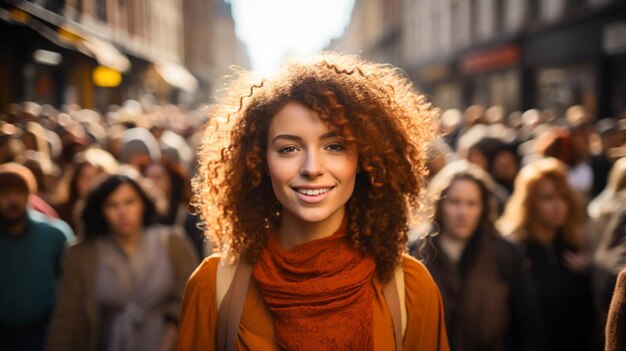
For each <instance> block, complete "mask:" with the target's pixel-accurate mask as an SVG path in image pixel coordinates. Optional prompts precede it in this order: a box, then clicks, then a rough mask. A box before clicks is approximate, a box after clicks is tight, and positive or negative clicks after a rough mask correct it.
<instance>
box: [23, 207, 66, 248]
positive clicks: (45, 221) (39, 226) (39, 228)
mask: <svg viewBox="0 0 626 351" xmlns="http://www.w3.org/2000/svg"><path fill="white" fill-rule="evenodd" d="M28 217H29V219H30V223H31V225H32V226H33V228H34V230H35V231H36V232H37V233H41V234H45V235H46V237H45V238H46V239H50V240H54V241H61V242H65V241H66V240H68V239H70V238H71V236H70V235H69V234H66V232H65V231H64V230H63V229H65V228H64V227H62V226H61V225H59V224H57V223H54V222H53V220H52V219H50V218H47V216H46V215H44V214H40V213H38V212H36V211H33V210H29V212H28ZM56 221H59V222H61V221H60V220H56ZM63 223H64V224H65V222H63ZM70 232H71V229H70Z"/></svg>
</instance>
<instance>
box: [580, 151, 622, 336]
mask: <svg viewBox="0 0 626 351" xmlns="http://www.w3.org/2000/svg"><path fill="white" fill-rule="evenodd" d="M588 212H589V214H590V216H591V218H592V219H593V222H592V229H593V230H591V232H592V233H591V234H592V235H590V240H591V241H592V243H593V244H594V245H593V248H594V252H593V263H594V265H593V271H592V272H593V275H592V278H593V288H594V298H595V300H596V309H597V312H598V321H599V325H600V326H604V324H605V322H606V316H607V313H608V310H609V305H610V303H611V297H612V294H613V288H614V287H615V280H616V279H617V275H618V274H619V272H620V271H621V270H622V269H623V268H624V267H626V157H623V158H621V159H619V160H617V161H616V162H615V164H614V165H613V168H611V172H610V174H609V181H608V184H607V186H606V188H605V189H604V190H603V191H602V192H601V193H600V195H598V196H597V197H596V198H595V199H594V200H593V201H592V202H591V204H589V208H588Z"/></svg>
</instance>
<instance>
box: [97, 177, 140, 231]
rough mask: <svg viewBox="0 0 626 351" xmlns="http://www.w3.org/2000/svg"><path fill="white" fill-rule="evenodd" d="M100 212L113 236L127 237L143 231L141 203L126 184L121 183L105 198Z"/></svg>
mask: <svg viewBox="0 0 626 351" xmlns="http://www.w3.org/2000/svg"><path fill="white" fill-rule="evenodd" d="M102 211H103V214H104V218H105V219H106V221H107V223H108V224H109V228H111V232H113V234H114V235H119V236H123V237H128V236H132V235H137V234H139V232H141V230H142V229H143V212H144V206H143V201H142V199H141V196H140V195H139V193H137V191H136V190H135V188H133V187H132V185H130V184H128V183H122V184H121V185H120V186H118V187H117V189H115V190H114V191H113V192H112V193H111V194H110V195H109V197H107V199H106V201H105V202H104V206H103V207H102Z"/></svg>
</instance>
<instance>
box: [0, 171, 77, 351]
mask: <svg viewBox="0 0 626 351" xmlns="http://www.w3.org/2000/svg"><path fill="white" fill-rule="evenodd" d="M34 187H36V182H35V178H34V176H33V174H32V173H31V172H30V170H28V169H27V168H26V167H24V166H22V165H20V164H17V163H6V164H2V165H0V267H2V268H0V350H29V351H30V350H43V345H44V340H45V335H46V328H47V325H48V319H49V316H50V313H51V311H52V308H53V306H54V303H55V301H56V279H57V277H58V275H59V262H60V257H61V254H62V252H63V248H64V246H65V244H66V242H67V237H66V235H65V234H64V233H63V231H62V230H60V229H59V227H58V226H56V225H54V223H53V222H51V221H49V220H44V219H42V218H41V217H40V216H39V217H38V216H34V215H32V213H31V212H30V211H29V209H28V206H27V205H28V197H29V195H30V194H31V193H33V191H34V190H35V189H36V188H34Z"/></svg>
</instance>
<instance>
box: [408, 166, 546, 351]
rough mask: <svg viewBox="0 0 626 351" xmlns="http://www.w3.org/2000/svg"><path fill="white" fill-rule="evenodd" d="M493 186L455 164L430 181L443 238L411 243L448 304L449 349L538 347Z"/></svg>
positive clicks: (519, 263)
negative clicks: (500, 227)
mask: <svg viewBox="0 0 626 351" xmlns="http://www.w3.org/2000/svg"><path fill="white" fill-rule="evenodd" d="M492 188H493V182H492V180H491V179H490V178H489V176H488V175H487V174H486V173H485V172H484V171H483V170H482V169H481V168H480V167H478V166H476V165H473V164H471V163H468V162H467V161H464V160H463V161H456V162H453V163H451V164H448V165H447V166H446V167H444V168H443V169H442V170H441V171H440V172H439V173H438V174H437V175H436V176H435V177H434V178H433V179H432V181H431V183H430V184H429V188H428V190H429V193H430V194H431V195H432V196H436V198H437V199H438V200H437V202H436V204H435V215H434V225H435V226H438V227H439V228H440V230H441V231H440V233H439V234H438V235H436V236H435V237H434V238H432V242H430V240H431V239H430V238H426V239H422V240H421V241H418V242H414V243H413V244H412V245H411V253H412V254H413V255H414V256H415V257H417V258H420V259H422V260H424V262H425V264H426V266H427V268H428V269H429V271H430V272H431V274H432V275H433V278H434V279H435V281H436V282H437V285H438V286H439V289H440V290H441V294H442V296H443V300H444V309H445V320H446V328H447V330H448V337H449V342H450V347H451V349H453V350H458V351H474V350H476V351H478V350H481V351H488V350H507V351H508V350H529V351H530V350H537V349H538V347H539V346H540V345H541V343H540V335H539V329H538V324H537V323H536V311H537V306H536V303H535V302H534V300H533V291H532V285H531V283H530V279H529V275H528V273H527V271H526V269H525V268H524V266H523V258H522V254H521V252H520V251H519V250H518V249H517V248H516V247H515V245H514V244H512V243H510V242H508V241H506V240H505V239H503V238H501V237H500V235H499V234H498V233H497V232H496V230H495V229H494V220H495V213H496V206H497V205H496V202H495V199H494V198H493V196H492V192H491V189H492Z"/></svg>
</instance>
